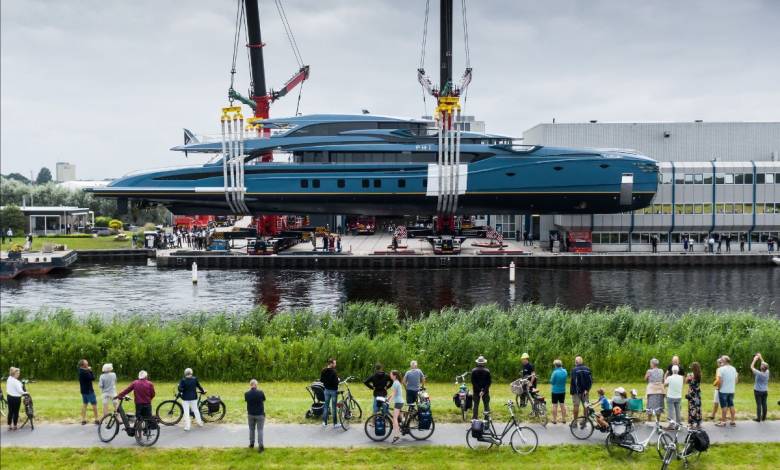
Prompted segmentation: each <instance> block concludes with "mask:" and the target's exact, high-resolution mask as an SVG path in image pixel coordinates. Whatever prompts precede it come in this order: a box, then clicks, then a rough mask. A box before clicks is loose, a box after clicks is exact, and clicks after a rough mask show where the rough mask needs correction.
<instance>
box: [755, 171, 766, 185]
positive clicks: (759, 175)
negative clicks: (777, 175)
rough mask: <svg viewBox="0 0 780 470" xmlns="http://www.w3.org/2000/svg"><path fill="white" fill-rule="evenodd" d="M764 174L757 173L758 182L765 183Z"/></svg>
mask: <svg viewBox="0 0 780 470" xmlns="http://www.w3.org/2000/svg"><path fill="white" fill-rule="evenodd" d="M764 181H765V179H764V174H763V173H756V184H764Z"/></svg>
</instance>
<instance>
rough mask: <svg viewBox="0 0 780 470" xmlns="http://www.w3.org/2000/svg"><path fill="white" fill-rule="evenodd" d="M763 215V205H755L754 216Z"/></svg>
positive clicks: (760, 203) (761, 203)
mask: <svg viewBox="0 0 780 470" xmlns="http://www.w3.org/2000/svg"><path fill="white" fill-rule="evenodd" d="M763 213H764V203H763V202H759V203H758V204H756V214H763Z"/></svg>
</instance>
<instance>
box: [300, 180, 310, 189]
mask: <svg viewBox="0 0 780 470" xmlns="http://www.w3.org/2000/svg"><path fill="white" fill-rule="evenodd" d="M301 187H302V188H308V187H309V180H301Z"/></svg>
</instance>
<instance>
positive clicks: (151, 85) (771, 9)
mask: <svg viewBox="0 0 780 470" xmlns="http://www.w3.org/2000/svg"><path fill="white" fill-rule="evenodd" d="M284 3H285V5H286V10H287V16H288V18H289V20H290V23H291V25H292V28H293V31H294V33H295V36H296V39H297V42H298V45H299V47H300V50H301V54H302V56H303V60H304V62H305V63H307V64H309V65H310V66H311V77H310V79H309V81H307V82H306V83H305V85H304V88H303V95H302V100H301V108H300V111H301V112H302V113H304V114H308V113H360V111H361V109H364V108H365V109H369V110H370V111H371V112H373V113H377V114H388V115H398V116H409V117H419V116H420V115H421V114H422V113H423V111H426V112H427V113H430V112H431V110H432V101H431V100H430V99H429V100H428V102H427V109H426V108H424V103H423V100H422V94H421V90H420V87H419V85H418V83H417V80H416V69H417V66H418V63H419V60H420V43H421V39H422V26H423V18H424V10H425V1H424V0H392V1H391V0H384V1H380V0H375V1H374V0H361V1H358V0H351V1H349V0H286V1H285V2H284ZM431 4H432V5H431V8H432V12H431V15H432V18H431V21H430V28H429V38H428V54H427V59H426V66H427V68H428V69H429V70H430V71H431V74H432V75H434V77H435V72H436V71H437V68H436V55H437V54H438V1H436V0H432V2H431ZM455 4H456V7H455V24H456V26H457V27H456V30H455V31H456V34H455V48H454V51H455V72H454V74H455V76H456V77H459V76H460V75H461V73H462V70H463V67H464V47H463V38H462V30H461V28H460V24H461V23H460V17H461V15H460V1H459V0H455ZM260 5H261V25H262V28H263V41H264V42H265V43H266V48H265V58H266V70H267V71H266V75H267V81H268V84H269V86H272V87H278V86H279V85H281V84H282V83H284V82H285V81H286V80H287V79H288V78H289V77H290V76H292V74H293V73H294V72H295V71H296V70H297V65H296V62H295V60H294V57H293V55H292V53H291V49H290V47H289V45H288V43H287V39H286V36H285V35H284V31H283V29H282V27H281V22H280V20H279V16H278V14H277V12H276V9H275V7H274V3H273V1H271V0H261V1H260ZM467 5H468V11H469V15H468V20H469V33H470V49H471V64H472V67H473V68H474V80H473V82H472V85H471V87H470V89H469V94H468V101H467V102H466V105H465V111H466V113H467V114H475V115H476V116H477V118H478V119H481V120H484V121H486V122H487V129H488V132H494V133H500V134H506V135H512V136H518V137H519V136H522V133H523V131H524V130H526V129H528V128H529V127H531V126H533V125H535V124H537V123H539V122H550V121H551V120H552V119H553V118H556V120H557V121H559V122H577V121H586V120H590V119H598V120H600V121H692V120H694V119H704V120H705V121H770V120H771V121H777V120H778V118H779V117H780V85H778V84H780V60H778V59H779V57H780V55H779V54H780V52H778V45H780V26H779V25H780V1H775V0H763V1H762V0H740V1H733V0H702V1H693V0H691V1H684V2H681V1H679V0H675V1H640V0H637V1H627V0H614V1H594V0H589V1H575V0H570V1H562V0H561V1H543V2H540V1H531V0H504V1H498V0H481V1H477V0H467ZM0 8H1V9H2V11H1V12H0V13H1V16H0V18H1V21H2V24H1V25H0V26H1V27H2V29H1V35H2V37H1V38H0V39H1V42H0V47H1V48H2V49H1V50H2V63H1V64H0V65H1V69H0V70H1V73H2V77H1V78H2V99H1V100H0V102H1V103H2V107H1V111H2V116H1V118H2V121H1V122H2V129H1V131H2V135H1V136H0V137H1V140H2V147H1V151H2V172H3V173H9V172H21V173H23V174H25V175H29V174H30V171H33V172H36V173H37V171H38V170H39V169H40V168H41V167H42V166H48V167H50V168H51V169H52V171H53V170H54V164H55V162H57V161H68V162H71V163H75V164H76V166H77V176H78V177H79V178H82V179H87V178H105V177H117V176H121V175H122V174H124V173H126V172H129V171H133V170H137V169H144V168H155V167H164V166H174V165H182V164H186V163H188V162H187V160H185V158H184V156H183V155H181V154H179V153H177V152H171V151H169V150H168V149H169V148H170V147H172V146H174V145H177V144H179V143H180V142H181V140H182V131H181V129H182V127H187V128H190V129H192V130H193V131H195V132H196V133H216V132H217V131H218V126H219V110H220V108H221V107H222V106H224V105H225V104H226V93H227V88H228V85H229V70H230V64H231V54H232V47H233V31H234V17H235V10H236V3H235V1H234V0H187V1H184V0H180V1H174V0H169V1H154V0H133V1H119V0H91V1H89V0H83V1H76V0H72V1H54V0H50V1H43V0H3V1H2V2H0ZM242 45H243V41H242ZM242 49H243V48H242ZM246 62H247V59H246V54H245V52H244V51H243V50H242V51H241V55H240V60H239V76H238V78H237V80H238V86H237V89H239V90H241V91H244V90H246V88H247V86H248V75H247V64H246ZM434 81H438V80H434ZM296 102H297V93H294V94H291V95H288V96H287V97H285V98H283V99H282V100H280V101H279V102H277V103H275V104H274V106H273V107H272V110H271V113H272V116H283V115H291V114H293V113H294V112H295V107H296ZM193 161H199V160H195V159H193V158H192V157H190V163H191V162H193Z"/></svg>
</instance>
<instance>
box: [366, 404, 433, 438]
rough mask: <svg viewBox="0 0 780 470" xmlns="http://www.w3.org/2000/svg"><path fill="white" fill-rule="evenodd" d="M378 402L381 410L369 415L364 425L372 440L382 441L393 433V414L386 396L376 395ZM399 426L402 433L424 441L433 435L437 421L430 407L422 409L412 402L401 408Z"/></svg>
mask: <svg viewBox="0 0 780 470" xmlns="http://www.w3.org/2000/svg"><path fill="white" fill-rule="evenodd" d="M374 399H375V400H376V401H377V402H378V405H379V411H378V412H376V413H374V414H373V415H371V416H369V417H368V419H367V420H366V424H365V425H364V426H363V428H364V431H365V432H366V436H368V438H369V439H371V440H372V441H376V442H380V441H384V440H385V439H387V437H388V436H390V435H391V434H392V433H393V415H392V414H391V411H390V407H389V405H388V404H387V399H385V397H374ZM398 427H399V428H400V431H401V435H402V436H404V435H406V434H409V435H410V436H412V438H413V439H415V440H417V441H424V440H425V439H428V438H429V437H431V436H432V435H433V431H434V429H435V428H436V423H435V422H434V421H433V415H432V414H431V411H430V408H428V409H427V410H426V409H420V407H419V406H417V405H416V404H414V403H412V404H409V405H408V408H407V409H406V410H401V414H400V415H399V416H398Z"/></svg>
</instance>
